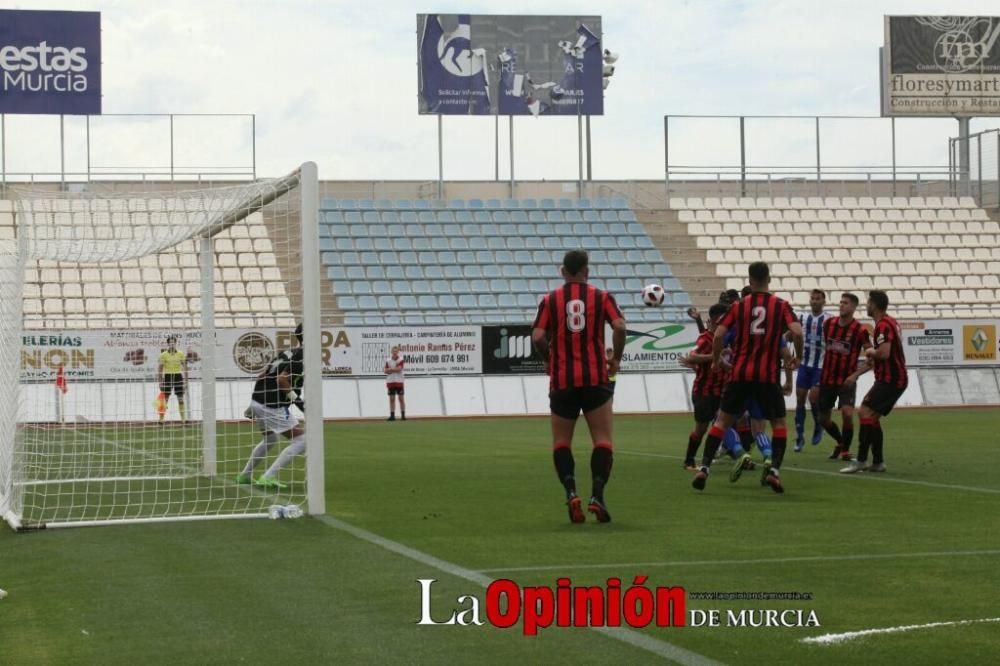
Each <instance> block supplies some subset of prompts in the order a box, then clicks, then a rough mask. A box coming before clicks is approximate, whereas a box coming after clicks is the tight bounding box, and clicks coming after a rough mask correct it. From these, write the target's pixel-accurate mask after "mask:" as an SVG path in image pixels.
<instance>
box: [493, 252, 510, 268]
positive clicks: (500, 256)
mask: <svg viewBox="0 0 1000 666" xmlns="http://www.w3.org/2000/svg"><path fill="white" fill-rule="evenodd" d="M496 262H497V263H498V264H500V265H501V266H504V265H507V264H513V263H514V253H513V252H511V251H510V250H497V253H496Z"/></svg>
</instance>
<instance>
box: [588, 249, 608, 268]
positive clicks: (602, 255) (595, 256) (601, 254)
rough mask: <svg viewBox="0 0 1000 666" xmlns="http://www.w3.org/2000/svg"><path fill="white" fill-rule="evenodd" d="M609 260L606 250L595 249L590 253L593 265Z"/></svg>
mask: <svg viewBox="0 0 1000 666" xmlns="http://www.w3.org/2000/svg"><path fill="white" fill-rule="evenodd" d="M607 262H608V253H607V252H606V251H605V250H594V251H593V252H591V253H590V263H591V265H599V264H606V263H607Z"/></svg>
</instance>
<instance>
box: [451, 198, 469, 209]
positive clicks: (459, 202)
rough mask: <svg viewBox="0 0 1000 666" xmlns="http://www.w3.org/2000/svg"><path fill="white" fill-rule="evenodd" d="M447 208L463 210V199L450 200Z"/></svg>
mask: <svg viewBox="0 0 1000 666" xmlns="http://www.w3.org/2000/svg"><path fill="white" fill-rule="evenodd" d="M448 208H465V199H450V200H449V201H448Z"/></svg>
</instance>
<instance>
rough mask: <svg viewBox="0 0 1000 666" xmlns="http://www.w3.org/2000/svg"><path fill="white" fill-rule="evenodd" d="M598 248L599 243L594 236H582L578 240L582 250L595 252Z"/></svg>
mask: <svg viewBox="0 0 1000 666" xmlns="http://www.w3.org/2000/svg"><path fill="white" fill-rule="evenodd" d="M600 246H601V244H600V242H599V241H598V240H597V238H596V237H594V236H584V237H583V238H581V239H580V247H582V248H583V249H584V250H596V249H597V248H599V247H600Z"/></svg>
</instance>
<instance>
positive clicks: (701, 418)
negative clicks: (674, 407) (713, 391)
mask: <svg viewBox="0 0 1000 666" xmlns="http://www.w3.org/2000/svg"><path fill="white" fill-rule="evenodd" d="M721 402H722V396H721V395H697V394H692V395H691V403H692V404H693V405H694V420H695V421H696V422H697V423H711V422H712V421H714V420H715V417H716V416H718V414H719V404H720V403H721Z"/></svg>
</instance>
